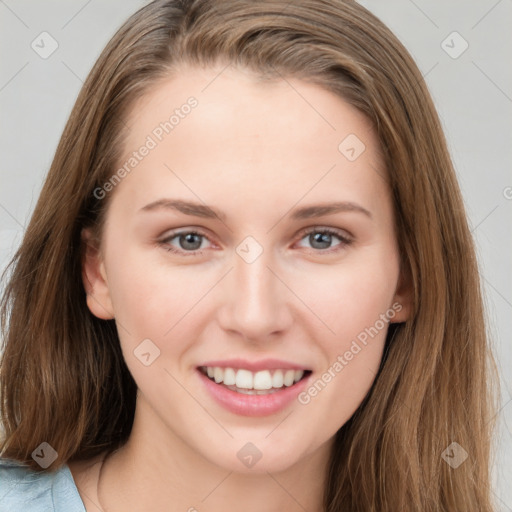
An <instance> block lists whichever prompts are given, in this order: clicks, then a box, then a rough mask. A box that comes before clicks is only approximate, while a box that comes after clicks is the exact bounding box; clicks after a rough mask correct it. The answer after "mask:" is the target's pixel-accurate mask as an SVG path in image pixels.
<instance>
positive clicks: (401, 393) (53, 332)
mask: <svg viewBox="0 0 512 512" xmlns="http://www.w3.org/2000/svg"><path fill="white" fill-rule="evenodd" d="M218 64H226V65H233V66H236V67H240V68H244V69H248V70H251V71H253V72H254V73H255V75H256V76H258V77H259V78H260V79H261V80H279V79H280V78H287V77H294V78H298V79H301V80H304V81H307V82H310V83H315V84H318V85H320V86H321V87H323V88H325V89H327V90H329V91H332V92H334V93H336V94H338V95H339V96H340V97H341V98H342V99H344V100H345V101H347V102H349V103H350V104H351V105H353V106H355V107H356V108H358V109H359V110H360V111H361V112H362V113H364V114H365V115H366V116H367V117H368V119H370V120H371V122H372V124H373V126H374V128H375V131H376V133H377V135H378V137H379V140H380V144H381V150H382V153H383V159H384V162H385V166H386V172H387V180H388V182H389V186H390V189H391V191H392V197H393V202H394V210H395V219H396V233H397V238H398V244H399V249H400V254H401V259H402V265H403V269H404V272H405V273H406V274H407V275H408V276H409V278H410V281H411V284H412V289H413V294H414V311H413V314H412V318H411V319H410V320H409V321H407V322H406V323H405V324H400V325H393V326H391V327H390V330H389V332H388V337H387V340H386V348H385V357H384V358H383V360H382V363H381V368H380V371H379V374H378V376H377V378H376V379H375V382H374V384H373V386H372V388H371V390H370V392H369V393H368V395H367V397H366V398H365V400H364V401H363V403H362V404H361V405H360V407H359V408H358V410H357V411H356V413H355V414H354V415H353V416H352V418H351V419H350V420H349V421H348V422H347V423H346V424H345V425H343V426H342V427H341V428H340V430H339V431H338V433H337V434H336V442H335V448H334V450H333V453H332V456H331V460H330V465H329V474H328V480H327V482H326V488H325V500H324V507H325V510H326V511H327V512H335V511H341V510H353V511H365V512H377V511H378V512H386V511H393V512H395V511H396V510H408V511H423V512H428V511H432V512H434V511H435V512H439V511H454V510H468V511H475V512H476V511H479V512H490V511H491V510H492V509H493V507H492V504H491V498H490V496H491V491H490V475H489V467H490V456H491V431H492V426H493V422H492V421H491V420H492V419H493V418H494V415H495V412H496V410H497V406H496V400H497V394H496V393H495V388H496V387H497V385H498V381H497V378H496V376H495V373H494V371H495V365H494V360H493V358H492V355H491V353H490V350H489V346H488V342H487V336H486V332H485V322H484V313H483V306H482V297H481V290H480V284H479V274H478V268H477V261H476V257H475V250H474V246H473V241H472V238H471V233H470V231H469V228H468V225H467V220H466V215H465V211H464V204H463V201H462V197H461V194H460V190H459V187H458V184H457V180H456V176H455V172H454V169H453V165H452V162H451V159H450V156H449V153H448V150H447V145H446V141H445V138H444V135H443V131H442V128H441V125H440V122H439V118H438V116H437V113H436V111H435V108H434V105H433V102H432V100H431V97H430V95H429V92H428V90H427V87H426V85H425V82H424V80H423V77H422V75H421V73H420V71H419V70H418V68H417V66H416V64H415V63H414V61H413V60H412V58H411V57H410V55H409V53H408V52H407V51H406V49H405V48H404V47H403V45H402V44H401V43H400V42H399V41H398V39H397V38H396V37H395V36H394V35H393V34H392V33H391V32H390V31H389V29H388V28H387V27H385V26H384V24H383V23H382V22H381V21H380V20H378V19H377V18H376V17H375V16H374V15H372V14H371V13H370V12H368V11H367V10H366V9H364V8H363V7H362V6H360V5H358V4H357V3H356V2H354V1H350V0H347V1H341V0H318V1H314V0H300V1H298V2H292V3H290V2H285V1H284V0H264V1H258V2H253V1H251V0H232V1H230V2H222V1H216V0H190V1H186V0H181V1H178V0H175V1H168V0H166V1H164V0H157V1H154V2H151V3H150V4H148V5H147V6H145V7H143V8H142V9H140V10H139V11H137V12H136V13H135V14H134V15H132V16H131V17H130V18H129V19H128V20H127V21H126V22H125V23H124V25H123V26H122V27H121V28H120V29H119V31H118V32H117V33H116V34H115V35H114V37H113V38H112V39H111V41H110V42H109V43H108V45H107V46H106V48H105V49H104V51H103V52H102V54H101V55H100V57H99V59H98V61H97V62H96V64H95V65H94V67H93V69H92V70H91V72H90V74H89V76H88V78H87V80H86V82H85V84H84V86H83V87H82V90H81V92H80V94H79V96H78V99H77V101H76V104H75V106H74V108H73V110H72V112H71V115H70V118H69V120H68V123H67V124H66V127H65V129H64V132H63V134H62V137H61V139H60V142H59V145H58V148H57V151H56V154H55V157H54V160H53V163H52V166H51V169H50V171H49V174H48V176H47V179H46V181H45V183H44V186H43V189H42V192H41V194H40V197H39V200H38V203H37V205H36V208H35V210H34V213H33V215H32V218H31V221H30V224H29V226H28V228H27V230H26V232H25V235H24V238H23V241H22V244H21V246H20V248H19V250H18V251H17V253H16V254H15V256H14V258H13V260H12V262H11V265H10V269H11V272H10V276H9V282H8V285H7V287H6V291H5V294H4V296H3V299H2V309H1V314H2V317H1V319H2V329H3V334H4V351H3V355H2V359H1V363H0V397H1V401H0V418H1V419H2V421H3V424H4V429H5V436H4V439H3V440H2V441H1V443H0V451H1V454H2V455H3V456H4V457H9V458H12V459H16V460H19V461H21V462H24V463H26V464H27V465H29V466H30V467H32V468H33V469H35V470H41V468H40V467H39V466H38V464H37V463H36V462H35V461H34V460H33V459H32V457H31V453H32V451H33V450H34V449H35V448H36V447H37V446H38V445H39V444H40V443H41V442H44V441H46V442H48V443H49V444H50V445H51V446H52V447H54V449H55V450H56V451H57V453H58V458H57V460H56V461H55V462H54V464H53V465H52V468H53V469H55V468H57V467H60V466H61V465H62V464H64V463H66V462H67V461H68V460H79V459H87V458H90V457H93V456H95V455H98V454H100V453H102V452H104V451H113V450H115V449H116V448H118V447H119V446H121V445H122V444H123V443H124V442H126V440H127V439H128V436H129V435H130V432H131V426H132V423H133V416H134V411H135V402H136V393H137V386H136V384H135V382H134V380H133V378H132V377H131V375H130V373H129V371H128V368H127V366H126V364H125V362H124V360H123V356H122V353H121V349H120V344H119V338H118V335H117V331H116V326H115V322H114V321H113V320H100V319H98V318H96V317H94V316H93V315H92V314H91V313H90V311H89V310H88V308H87V305H86V294H85V291H84V286H83V282H82V259H83V251H84V247H83V242H82V239H81V233H82V230H83V229H84V228H87V227H90V228H94V230H95V233H96V235H97V239H98V242H99V240H100V239H101V226H102V223H103V221H104V219H105V215H106V212H107V210H108V205H109V197H106V198H105V199H103V200H99V199H98V198H96V197H95V195H94V193H93V191H94V189H95V188H97V187H98V186H101V185H102V184H103V183H104V182H105V181H106V180H107V179H108V178H109V177H111V176H112V173H113V172H114V170H115V168H116V165H117V164H118V162H119V160H120V158H121V155H122V152H123V144H124V139H125V136H126V133H127V130H129V127H127V126H126V124H125V122H126V119H127V116H128V114H129V112H130V110H131V109H132V108H133V105H134V104H135V102H136V101H137V99H139V98H141V97H142V96H144V95H145V94H147V93H148V91H150V89H151V87H153V86H155V85H156V84H158V83H159V82H160V81H161V80H165V79H169V78H170V77H172V76H179V70H180V69H181V67H182V66H202V67H208V66H214V65H218ZM454 441H456V442H457V443H459V444H460V445H461V446H462V447H463V448H464V449H465V450H466V451H467V452H468V453H469V454H470V456H469V459H468V460H467V461H466V462H465V463H464V464H462V465H461V466H460V467H458V468H457V469H456V470H455V469H452V468H451V467H450V466H449V465H448V464H446V463H445V462H444V461H443V460H442V458H441V454H442V453H443V451H444V450H445V449H446V448H447V447H448V446H449V445H450V444H451V443H452V442H454Z"/></svg>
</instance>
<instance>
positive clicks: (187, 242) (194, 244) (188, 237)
mask: <svg viewBox="0 0 512 512" xmlns="http://www.w3.org/2000/svg"><path fill="white" fill-rule="evenodd" d="M199 237H200V235H198V234H197V233H187V234H186V235H181V237H180V241H182V240H185V243H184V244H183V243H180V245H181V247H182V249H191V250H196V249H199V247H201V240H200V239H199ZM194 238H196V240H195V241H194ZM198 239H199V241H198ZM190 244H191V245H192V247H191V246H190Z"/></svg>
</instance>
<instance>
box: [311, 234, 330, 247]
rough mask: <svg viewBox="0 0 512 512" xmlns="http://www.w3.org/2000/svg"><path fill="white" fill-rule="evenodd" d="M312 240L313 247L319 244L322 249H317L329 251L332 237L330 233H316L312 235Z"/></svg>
mask: <svg viewBox="0 0 512 512" xmlns="http://www.w3.org/2000/svg"><path fill="white" fill-rule="evenodd" d="M310 236H312V239H311V240H310V242H311V245H312V246H313V247H315V246H314V244H315V243H319V244H320V245H322V244H323V245H322V247H317V248H319V249H327V248H328V247H329V245H330V243H331V235H330V234H329V233H314V234H312V235H310Z"/></svg>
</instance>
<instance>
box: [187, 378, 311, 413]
mask: <svg viewBox="0 0 512 512" xmlns="http://www.w3.org/2000/svg"><path fill="white" fill-rule="evenodd" d="M197 372H198V373H199V377H200V378H201V380H202V382H203V383H204V385H205V387H206V390H207V391H208V392H209V393H210V394H211V396H212V397H213V399H214V400H215V401H216V402H217V403H218V404H220V405H222V406H223V407H224V408H225V409H227V410H228V411H230V412H232V413H234V414H238V415H240V416H269V415H270V414H274V413H276V412H278V411H280V410H282V409H284V408H285V407H286V406H288V405H289V404H290V403H291V402H293V400H294V399H295V398H296V397H297V395H298V394H299V393H300V392H301V391H302V390H303V389H304V388H305V387H306V384H307V381H308V380H309V378H310V377H311V374H309V375H308V376H306V377H305V378H303V379H302V380H300V381H299V382H296V383H295V384H294V385H293V386H289V387H282V388H281V389H280V390H279V391H274V392H273V393H269V394H268V395H246V394H243V393H237V392H236V391H232V390H231V389H228V388H227V387H226V386H223V385H222V384H217V383H215V382H214V381H212V380H211V379H209V378H208V377H207V376H206V375H205V374H204V373H202V372H201V371H200V370H197Z"/></svg>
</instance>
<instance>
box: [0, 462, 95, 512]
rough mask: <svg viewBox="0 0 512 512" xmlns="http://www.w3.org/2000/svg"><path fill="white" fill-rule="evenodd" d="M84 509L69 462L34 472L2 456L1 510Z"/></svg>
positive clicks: (68, 511)
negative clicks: (59, 466)
mask: <svg viewBox="0 0 512 512" xmlns="http://www.w3.org/2000/svg"><path fill="white" fill-rule="evenodd" d="M13 510H23V511H27V512H43V511H44V512H50V511H54V512H85V508H84V506H83V503H82V500H81V499H80V495H79V493H78V490H77V488H76V485H75V483H74V481H73V477H72V475H71V472H70V471H69V468H68V467H67V465H64V466H63V467H61V468H60V469H58V470H56V471H42V472H40V471H34V470H32V469H30V468H28V467H27V466H25V465H23V464H21V463H20V462H17V461H13V460H10V459H2V458H0V512H12V511H13Z"/></svg>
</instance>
